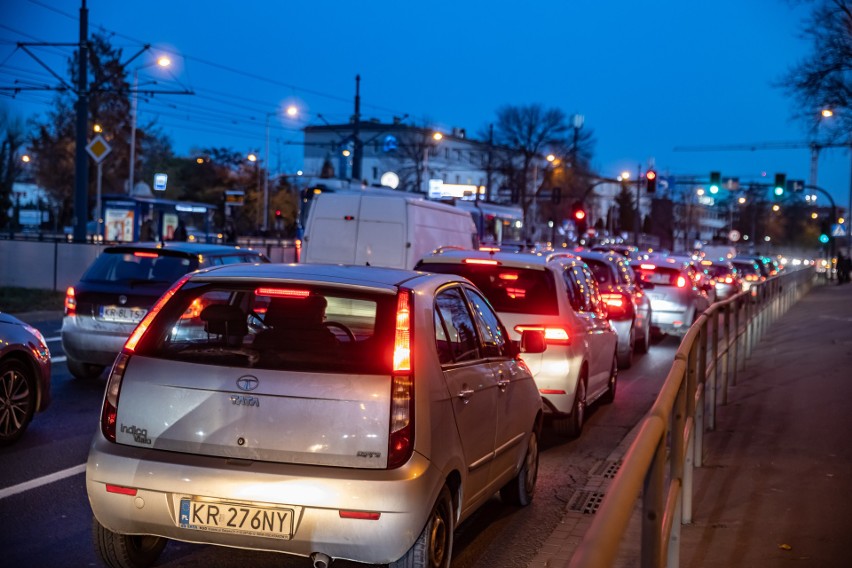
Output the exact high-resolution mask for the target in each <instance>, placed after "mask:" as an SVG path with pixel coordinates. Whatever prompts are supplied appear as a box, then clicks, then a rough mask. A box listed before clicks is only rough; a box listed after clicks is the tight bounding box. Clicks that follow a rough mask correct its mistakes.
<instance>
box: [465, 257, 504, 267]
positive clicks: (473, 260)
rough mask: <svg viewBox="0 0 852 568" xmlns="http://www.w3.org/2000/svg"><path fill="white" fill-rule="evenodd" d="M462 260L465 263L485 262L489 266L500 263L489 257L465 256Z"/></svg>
mask: <svg viewBox="0 0 852 568" xmlns="http://www.w3.org/2000/svg"><path fill="white" fill-rule="evenodd" d="M462 262H464V263H465V264H487V265H489V266H499V265H500V263H499V262H498V261H496V260H491V259H490V258H466V259H464V260H463V261H462Z"/></svg>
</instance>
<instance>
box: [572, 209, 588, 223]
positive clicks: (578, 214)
mask: <svg viewBox="0 0 852 568" xmlns="http://www.w3.org/2000/svg"><path fill="white" fill-rule="evenodd" d="M574 218H575V219H577V220H578V221H582V220H583V219H585V218H586V212H585V211H583V210H582V209H577V210H576V211H574Z"/></svg>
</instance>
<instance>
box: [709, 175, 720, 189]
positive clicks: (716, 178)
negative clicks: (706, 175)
mask: <svg viewBox="0 0 852 568" xmlns="http://www.w3.org/2000/svg"><path fill="white" fill-rule="evenodd" d="M720 187H722V174H721V173H719V172H710V193H719V188H720Z"/></svg>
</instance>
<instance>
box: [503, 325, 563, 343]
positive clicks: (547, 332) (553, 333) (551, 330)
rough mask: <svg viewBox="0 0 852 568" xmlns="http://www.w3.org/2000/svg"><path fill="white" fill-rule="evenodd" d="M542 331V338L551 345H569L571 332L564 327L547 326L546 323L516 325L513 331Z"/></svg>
mask: <svg viewBox="0 0 852 568" xmlns="http://www.w3.org/2000/svg"><path fill="white" fill-rule="evenodd" d="M527 330H530V331H542V332H544V340H545V341H546V342H547V343H550V344H553V345H569V344H570V343H571V334H570V333H568V330H567V329H565V328H564V327H557V326H548V325H516V326H515V331H517V332H518V333H521V334H522V333H524V332H525V331H527Z"/></svg>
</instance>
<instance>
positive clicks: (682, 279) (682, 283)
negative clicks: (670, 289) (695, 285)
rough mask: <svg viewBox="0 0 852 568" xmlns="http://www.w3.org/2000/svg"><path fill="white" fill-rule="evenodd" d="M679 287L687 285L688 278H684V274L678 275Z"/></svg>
mask: <svg viewBox="0 0 852 568" xmlns="http://www.w3.org/2000/svg"><path fill="white" fill-rule="evenodd" d="M677 287H678V288H685V287H686V278H684V277H683V276H678V277H677Z"/></svg>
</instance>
